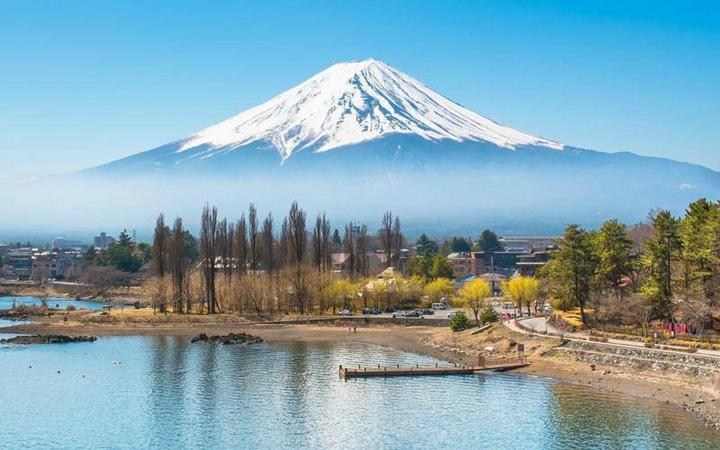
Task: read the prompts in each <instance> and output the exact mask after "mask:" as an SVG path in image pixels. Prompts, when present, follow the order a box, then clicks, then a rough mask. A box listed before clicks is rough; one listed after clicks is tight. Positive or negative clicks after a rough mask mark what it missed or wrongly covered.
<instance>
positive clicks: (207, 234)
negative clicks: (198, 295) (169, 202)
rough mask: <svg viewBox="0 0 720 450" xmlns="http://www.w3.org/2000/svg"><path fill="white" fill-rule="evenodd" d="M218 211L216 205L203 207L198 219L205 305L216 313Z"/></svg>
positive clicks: (211, 312) (211, 311) (208, 309)
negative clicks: (200, 216)
mask: <svg viewBox="0 0 720 450" xmlns="http://www.w3.org/2000/svg"><path fill="white" fill-rule="evenodd" d="M217 216H218V211H217V208H216V207H213V208H212V209H211V208H210V205H206V206H205V208H203V213H202V218H201V221H200V260H201V261H202V263H201V265H202V273H203V282H204V287H205V290H204V294H205V305H206V306H207V313H208V314H215V313H217V293H216V292H215V261H216V260H217V256H218V250H217V237H218V236H217V235H218V233H217V231H218V220H217Z"/></svg>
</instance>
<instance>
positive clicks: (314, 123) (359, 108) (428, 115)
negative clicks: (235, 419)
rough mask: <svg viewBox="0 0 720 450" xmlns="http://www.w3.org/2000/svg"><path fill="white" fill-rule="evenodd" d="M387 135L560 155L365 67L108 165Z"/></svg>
mask: <svg viewBox="0 0 720 450" xmlns="http://www.w3.org/2000/svg"><path fill="white" fill-rule="evenodd" d="M392 135H401V136H414V137H418V138H421V139H423V140H426V141H429V142H441V141H449V142H453V143H463V142H481V143H489V144H493V145H495V146H498V147H501V148H505V149H509V150H514V149H516V148H518V147H519V146H539V147H542V148H548V149H554V150H562V149H563V148H564V146H563V145H562V144H559V143H557V142H553V141H549V140H546V139H542V138H539V137H535V136H532V135H529V134H526V133H523V132H521V131H517V130H514V129H512V128H510V127H506V126H503V125H500V124H498V123H496V122H493V121H492V120H490V119H488V118H486V117H483V116H481V115H479V114H477V113H475V112H473V111H471V110H469V109H466V108H464V107H462V106H460V105H458V104H457V103H454V102H453V101H451V100H448V99H447V98H445V97H443V96H442V95H440V94H438V93H436V92H435V91H433V90H431V89H429V88H428V87H427V86H425V85H423V84H422V83H420V82H419V81H417V80H416V79H414V78H412V77H410V76H408V75H406V74H404V73H402V72H400V71H398V70H395V69H393V68H392V67H390V66H388V65H387V64H385V63H383V62H381V61H376V60H373V59H368V60H365V61H359V62H347V63H341V64H336V65H334V66H332V67H330V68H328V69H326V70H324V71H323V72H320V73H319V74H317V75H315V76H314V77H312V78H310V79H309V80H307V81H305V82H304V83H302V84H300V85H298V86H296V87H294V88H292V89H290V90H288V91H286V92H284V93H282V94H280V95H278V96H277V97H275V98H273V99H271V100H269V101H267V102H265V103H263V104H262V105H259V106H256V107H254V108H251V109H249V110H247V111H244V112H242V113H240V114H238V115H236V116H234V117H231V118H229V119H227V120H225V121H223V122H221V123H219V124H217V125H213V126H211V127H208V128H206V129H204V130H202V131H199V132H198V133H196V134H194V135H192V136H190V137H187V138H185V139H181V140H178V141H176V142H173V143H171V144H169V145H166V146H163V147H160V148H159V149H156V150H154V151H150V152H147V153H144V154H141V155H140V157H139V158H131V159H125V160H121V161H119V162H118V163H117V164H115V165H120V166H121V165H124V164H127V163H128V162H130V161H132V163H133V164H137V163H138V162H140V161H142V162H144V163H145V164H148V165H150V166H151V167H153V169H155V170H161V169H171V168H173V167H174V166H176V165H180V164H182V165H186V164H195V163H197V161H198V160H200V161H202V160H207V159H209V158H215V157H223V156H227V155H228V154H229V153H232V152H237V151H243V150H246V149H247V148H248V147H250V146H261V147H268V148H272V149H274V150H276V151H277V153H278V154H279V156H280V161H281V162H284V161H286V160H288V159H289V158H291V157H292V156H293V155H295V154H297V153H299V152H303V151H304V152H314V153H324V152H328V151H331V150H335V149H338V148H343V147H348V146H353V145H357V144H361V143H367V142H371V141H377V140H380V139H383V138H386V137H388V136H392Z"/></svg>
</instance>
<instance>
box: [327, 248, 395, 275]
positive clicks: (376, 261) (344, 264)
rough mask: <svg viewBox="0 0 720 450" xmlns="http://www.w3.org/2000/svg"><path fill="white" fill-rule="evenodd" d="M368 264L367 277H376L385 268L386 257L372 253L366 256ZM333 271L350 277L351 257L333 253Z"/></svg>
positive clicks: (345, 254) (331, 256) (331, 262)
mask: <svg viewBox="0 0 720 450" xmlns="http://www.w3.org/2000/svg"><path fill="white" fill-rule="evenodd" d="M365 258H366V259H365V261H366V262H367V275H368V276H375V275H377V274H379V273H380V272H382V270H383V269H384V268H385V260H386V257H385V255H384V254H382V253H375V252H370V253H368V254H367V255H366V256H365ZM330 264H331V269H330V270H331V271H332V272H334V273H338V274H342V275H348V274H349V273H350V255H349V254H348V253H342V252H338V253H332V254H331V255H330Z"/></svg>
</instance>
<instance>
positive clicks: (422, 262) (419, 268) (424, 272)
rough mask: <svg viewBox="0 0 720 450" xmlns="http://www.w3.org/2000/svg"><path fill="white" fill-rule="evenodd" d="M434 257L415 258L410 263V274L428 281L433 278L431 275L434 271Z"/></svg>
mask: <svg viewBox="0 0 720 450" xmlns="http://www.w3.org/2000/svg"><path fill="white" fill-rule="evenodd" d="M432 263H433V257H432V256H429V255H423V256H413V257H412V258H410V261H409V262H408V273H409V274H410V275H411V276H417V277H422V278H425V279H426V280H427V279H430V278H432V275H431V273H430V271H431V269H432Z"/></svg>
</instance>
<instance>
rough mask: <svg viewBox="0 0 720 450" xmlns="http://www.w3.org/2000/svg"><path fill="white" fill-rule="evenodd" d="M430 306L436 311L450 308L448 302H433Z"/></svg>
mask: <svg viewBox="0 0 720 450" xmlns="http://www.w3.org/2000/svg"><path fill="white" fill-rule="evenodd" d="M430 307H431V308H432V309H434V310H436V311H442V310H445V309H448V305H447V303H433V304H432V305H430Z"/></svg>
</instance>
